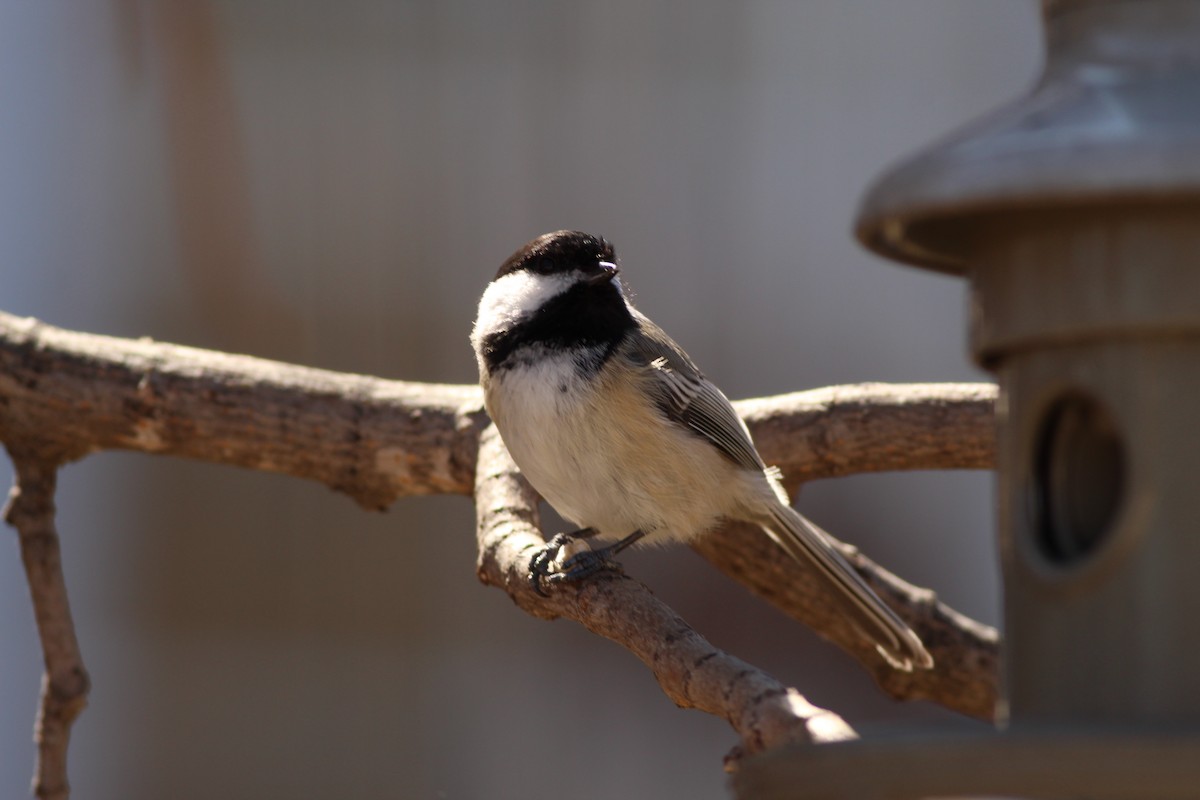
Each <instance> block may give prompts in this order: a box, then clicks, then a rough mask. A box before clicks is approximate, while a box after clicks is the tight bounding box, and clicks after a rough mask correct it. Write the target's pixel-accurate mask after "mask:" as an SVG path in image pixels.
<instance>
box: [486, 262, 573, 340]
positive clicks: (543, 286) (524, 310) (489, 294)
mask: <svg viewBox="0 0 1200 800" xmlns="http://www.w3.org/2000/svg"><path fill="white" fill-rule="evenodd" d="M575 281H576V276H575V275H574V274H567V275H538V274H536V273H533V272H528V271H526V270H521V271H519V272H510V273H509V274H508V275H505V276H504V277H503V278H498V279H497V280H494V281H492V282H491V283H490V284H489V285H488V287H487V290H486V291H485V292H484V293H483V297H482V298H480V300H479V314H478V316H476V318H475V331H474V334H473V337H472V338H475V339H482V338H483V337H484V336H487V335H488V334H489V333H494V332H496V331H500V330H504V329H506V328H509V327H512V325H513V324H514V323H516V322H517V321H518V320H520V319H521V318H523V317H527V316H529V315H530V314H532V313H533V312H535V311H537V310H538V309H539V308H541V307H542V305H543V304H545V303H546V301H547V300H550V299H551V298H553V297H556V296H558V295H560V294H562V293H563V292H565V291H566V290H567V289H570V288H571V286H572V285H574V283H575Z"/></svg>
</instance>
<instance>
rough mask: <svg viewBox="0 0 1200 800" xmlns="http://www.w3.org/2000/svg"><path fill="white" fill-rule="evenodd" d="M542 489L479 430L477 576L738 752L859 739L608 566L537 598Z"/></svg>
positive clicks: (492, 433)
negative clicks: (644, 681)
mask: <svg viewBox="0 0 1200 800" xmlns="http://www.w3.org/2000/svg"><path fill="white" fill-rule="evenodd" d="M537 504H538V497H537V493H536V492H534V491H533V489H532V487H530V486H529V484H528V482H526V481H525V479H524V478H523V477H522V476H521V475H520V473H519V472H518V470H517V465H516V464H514V463H513V461H512V457H511V456H510V455H509V454H508V450H507V449H505V447H504V443H503V441H501V439H500V436H499V434H498V433H497V432H496V429H495V428H494V427H490V426H489V427H488V428H487V429H486V430H485V431H484V433H483V439H482V442H481V443H480V448H479V463H478V468H477V471H476V480H475V509H476V512H475V514H476V519H477V523H478V524H477V527H476V535H477V537H478V541H479V561H478V564H477V571H478V574H479V579H480V580H481V581H482V582H483V583H485V584H487V585H489V586H495V587H497V588H500V589H503V590H504V591H505V592H507V593H508V596H509V597H511V598H512V600H513V602H515V603H516V604H517V605H518V606H519V607H520V608H521V609H522V610H524V611H526V612H528V613H529V614H532V615H533V616H536V617H541V618H543V619H555V618H557V617H565V618H567V619H571V620H574V621H575V622H578V623H579V624H580V625H583V626H584V627H585V628H587V629H588V630H589V631H591V632H592V633H594V634H596V635H598V636H603V637H604V638H606V639H609V640H611V641H613V642H616V643H617V644H619V645H621V646H622V647H624V648H625V649H627V650H629V651H630V652H631V653H633V654H634V655H635V656H637V657H638V658H639V659H641V661H642V663H644V664H645V665H646V666H647V667H649V668H650V670H651V671H652V672H653V673H654V677H655V678H656V679H657V680H658V683H659V686H661V687H662V690H663V691H664V692H665V693H666V695H667V696H668V697H670V698H671V700H673V701H674V702H675V704H676V705H678V706H680V707H681V708H695V709H699V710H701V711H706V712H708V713H709V714H713V715H715V716H718V717H721V718H722V719H724V720H725V721H726V722H728V723H729V724H730V725H731V726H732V727H733V729H734V730H735V731H737V733H738V735H739V736H740V737H741V739H742V747H741V753H739V755H738V757H740V756H741V755H751V754H754V753H758V752H762V751H763V750H767V749H770V748H772V747H776V746H778V745H780V744H783V743H785V742H796V741H801V742H809V743H811V742H830V741H842V740H845V739H854V738H857V734H855V733H854V731H853V729H851V728H850V726H849V725H847V724H846V723H845V722H844V721H843V720H842V719H841V717H839V716H837V715H836V714H834V713H833V712H831V711H826V710H825V709H821V708H817V707H816V706H814V705H812V704H811V703H809V702H808V701H807V700H806V699H804V697H803V696H802V695H801V694H800V693H799V692H797V691H796V690H795V689H791V688H788V687H786V686H784V685H783V684H781V683H780V682H779V681H777V680H775V679H774V678H772V677H771V676H769V675H767V674H766V673H764V672H762V671H761V670H759V669H758V668H756V667H753V666H751V665H749V664H747V663H746V662H744V661H742V660H741V659H738V658H735V657H733V656H731V655H729V654H728V653H725V652H723V651H721V650H719V649H717V648H716V647H714V646H713V645H712V644H710V643H709V642H708V641H707V640H706V639H705V638H704V637H702V636H701V635H700V634H698V633H697V632H696V631H695V630H693V629H692V628H691V627H690V626H689V625H688V624H687V623H686V622H684V621H683V619H682V618H681V617H680V616H679V615H678V614H676V613H675V612H674V611H672V610H671V609H670V608H668V607H667V606H666V605H665V604H664V603H663V602H662V601H660V600H659V599H658V598H656V597H655V596H654V595H653V594H652V593H651V592H650V590H649V589H647V588H646V587H645V586H644V585H643V584H641V583H639V582H638V581H636V580H634V579H632V578H629V577H627V576H625V575H623V574H620V573H617V572H612V573H607V574H604V575H602V576H600V577H599V578H598V579H595V580H589V581H586V582H584V583H582V584H579V585H571V586H564V587H561V588H559V589H558V590H557V591H554V592H552V593H550V596H549V597H542V596H540V595H538V594H537V593H536V592H534V591H533V589H532V587H531V586H530V584H529V558H530V555H531V554H532V552H533V551H534V550H535V549H536V548H538V547H541V546H542V545H543V544H544V543H545V542H544V541H543V539H542V535H541V531H540V525H539V521H538V513H537Z"/></svg>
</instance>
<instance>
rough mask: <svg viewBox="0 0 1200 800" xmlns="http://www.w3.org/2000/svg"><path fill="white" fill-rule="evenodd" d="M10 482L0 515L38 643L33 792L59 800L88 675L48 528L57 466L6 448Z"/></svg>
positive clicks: (57, 553)
mask: <svg viewBox="0 0 1200 800" xmlns="http://www.w3.org/2000/svg"><path fill="white" fill-rule="evenodd" d="M9 452H10V455H11V456H12V459H13V465H14V467H15V469H16V480H15V483H14V485H13V488H12V491H11V493H10V494H9V499H8V505H7V506H6V508H5V510H4V518H5V520H6V521H7V522H8V523H9V524H10V525H12V526H13V527H15V528H16V529H17V533H18V534H19V537H20V540H21V559H22V561H23V562H24V564H25V575H26V577H27V578H28V580H29V592H30V594H31V596H32V598H33V613H34V617H35V619H36V620H37V630H38V636H39V638H40V639H41V643H42V655H43V658H44V660H45V673H44V674H43V676H42V694H41V702H40V705H39V708H38V718H37V725H36V727H35V728H34V741H35V742H36V743H37V749H38V760H37V768H36V771H35V774H34V779H33V790H34V794H36V795H37V796H38V797H40V798H45V800H65V799H66V797H67V795H68V793H69V789H68V786H67V744H68V741H69V739H70V736H71V724H72V723H73V722H74V721H75V717H77V716H78V715H79V712H81V711H82V710H83V708H84V706H85V705H87V693H88V675H87V671H86V670H85V669H84V667H83V658H82V656H80V654H79V642H78V641H76V638H75V625H74V623H73V622H72V621H71V609H70V606H69V604H68V603H67V585H66V582H65V581H64V580H63V571H62V554H61V550H60V547H59V542H58V532H57V531H56V530H55V526H54V487H55V483H56V480H57V474H58V471H57V467H56V466H55V465H54V464H48V463H46V462H45V461H42V460H39V459H38V458H37V457H34V456H29V455H26V454H22V453H20V452H14V451H13V450H12V449H10V451H9Z"/></svg>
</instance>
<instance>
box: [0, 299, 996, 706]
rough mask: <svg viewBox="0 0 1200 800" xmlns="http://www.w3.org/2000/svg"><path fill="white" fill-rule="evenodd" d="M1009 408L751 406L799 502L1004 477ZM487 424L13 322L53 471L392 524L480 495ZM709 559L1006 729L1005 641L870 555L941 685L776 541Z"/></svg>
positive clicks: (475, 415)
mask: <svg viewBox="0 0 1200 800" xmlns="http://www.w3.org/2000/svg"><path fill="white" fill-rule="evenodd" d="M995 397H996V393H995V387H993V386H990V385H983V384H913V385H885V384H864V385H858V386H842V387H833V388H830V389H820V390H816V391H810V392H800V393H795V394H788V395H782V396H779V397H772V398H765V399H759V400H748V401H742V402H739V403H736V404H735V405H736V407H737V409H738V411H739V413H741V414H742V415H743V416H744V417H745V418H746V420H747V424H748V425H749V426H750V430H751V433H752V434H753V436H754V439H755V442H756V443H757V445H758V447H759V450H760V451H761V453H762V454H763V456H764V458H765V460H766V461H767V463H774V464H777V465H779V466H780V467H781V468H782V469H783V471H784V474H785V481H786V482H787V483H788V485H789V486H790V487H791V488H794V487H795V486H796V485H797V484H798V483H799V482H801V481H804V480H811V479H814V478H821V477H835V476H840V475H848V474H853V473H858V472H866V471H874V470H899V469H948V468H987V467H990V466H992V464H993V461H994V433H993V421H992V420H993V413H994V404H995ZM486 425H487V415H486V413H485V412H484V411H483V408H482V398H481V395H480V392H479V390H478V388H477V387H474V386H447V385H437V384H421V383H410V382H402V381H388V380H382V379H378V378H371V377H366V376H361V375H347V374H341V373H335V372H329V371H325V370H317V369H310V368H306V367H298V366H293V365H288V364H282V363H279V362H274V361H267V360H264V359H258V358H251V357H249V356H237V355H228V354H224V353H215V352H209V351H204V350H197V349H194V348H189V347H180V346H176V345H170V344H162V343H158V342H153V341H150V340H146V339H140V340H128V339H119V338H114V337H107V336H96V335H89V334H83V333H75V332H71V331H65V330H61V329H58V328H54V327H52V326H49V325H45V324H42V323H39V322H36V321H34V320H28V319H19V318H17V317H13V316H11V315H7V314H3V313H0V440H2V441H4V442H5V443H7V444H8V445H9V447H10V450H11V449H13V445H14V444H19V445H21V446H22V448H23V450H22V451H23V452H28V453H35V454H36V456H37V463H40V464H45V465H50V466H56V465H60V464H62V463H66V462H67V461H70V460H72V459H76V458H80V457H82V456H83V455H85V454H87V453H90V452H94V451H97V450H104V449H124V450H135V451H141V452H147V453H157V454H162V455H173V456H180V457H185V458H196V459H202V460H206V461H211V462H215V463H221V464H231V465H238V466H243V467H249V468H251V469H259V470H267V471H273V472H280V473H285V474H288V475H293V476H296V477H302V478H307V479H310V480H316V481H319V482H321V483H324V484H325V485H327V486H329V487H331V488H333V489H335V490H337V491H340V492H344V493H345V494H347V495H349V496H351V497H353V498H354V499H355V500H357V501H358V502H359V503H360V504H362V505H363V506H365V507H367V508H373V509H382V508H385V507H387V506H388V505H389V504H390V503H391V502H393V501H394V500H395V499H396V498H397V497H400V496H404V495H412V494H430V493H453V494H470V493H471V492H472V491H473V488H474V483H475V467H476V454H477V452H478V447H479V436H480V433H481V431H482V430H483V429H484V426H486ZM34 445H36V446H34ZM697 549H698V550H699V551H700V552H701V553H702V554H703V555H704V556H705V557H706V558H708V559H709V560H711V561H713V563H715V564H716V565H717V566H718V567H719V568H721V569H722V570H724V571H725V572H726V573H728V574H730V575H731V576H733V577H734V578H735V579H737V580H739V581H741V582H743V583H745V584H747V585H748V586H750V587H751V588H752V589H753V590H754V591H756V592H757V593H759V594H760V595H761V596H763V597H765V598H767V599H768V600H769V601H770V602H772V603H774V604H775V605H777V606H778V607H780V608H781V609H783V610H784V611H785V612H786V613H788V614H790V615H792V616H793V617H795V618H797V619H799V620H801V621H803V622H805V623H806V624H808V625H810V626H812V627H813V628H815V629H816V630H817V631H818V632H820V633H822V635H825V636H827V637H828V638H830V639H831V640H833V641H834V642H836V643H838V644H839V645H840V646H842V647H844V648H846V649H847V650H848V651H849V652H851V653H852V654H853V655H855V656H856V657H857V658H859V659H860V660H861V661H863V663H864V664H866V665H867V667H868V669H871V670H872V671H873V672H874V673H875V675H876V677H877V678H878V679H879V680H880V681H881V683H882V684H883V685H884V686H885V688H886V689H887V690H888V691H890V692H891V693H892V694H893V695H895V696H897V697H902V698H912V697H922V698H928V699H933V700H935V701H937V702H940V703H943V704H944V705H947V706H949V707H951V708H955V709H957V710H960V711H963V712H964V713H968V714H972V715H974V716H979V717H984V718H990V716H991V714H992V704H993V700H994V698H995V696H996V688H995V687H996V647H997V646H996V634H995V631H993V630H991V629H990V628H986V627H985V626H981V625H979V624H977V623H974V622H973V621H971V620H969V619H967V618H965V617H962V616H961V615H958V614H956V613H955V612H953V611H951V610H950V609H948V608H946V607H945V606H944V605H941V604H939V603H937V602H936V601H935V599H934V597H933V595H932V594H931V593H929V592H926V591H924V590H918V589H914V588H913V587H911V586H909V585H908V584H905V583H903V581H900V580H899V579H898V578H896V577H895V576H892V575H891V574H890V573H887V572H886V571H884V570H882V569H881V568H879V567H877V566H876V565H874V564H871V563H870V562H869V561H867V560H866V559H865V558H863V557H861V556H858V555H854V554H852V558H853V559H854V560H855V563H857V564H858V565H859V567H860V569H861V570H862V571H863V572H864V574H865V575H866V576H867V579H868V580H869V581H871V582H872V584H873V585H874V586H875V587H876V588H877V590H878V591H879V592H880V593H881V594H882V595H883V596H884V597H885V599H888V600H890V601H891V602H892V603H893V604H894V605H896V606H897V607H898V608H899V609H900V611H901V613H902V614H903V615H904V616H905V617H906V619H908V620H909V621H910V623H911V624H913V626H914V627H915V628H916V629H917V631H918V633H920V634H921V635H922V638H923V639H924V640H925V642H926V645H927V646H928V647H930V649H931V651H932V652H933V654H934V657H935V659H937V662H938V666H937V669H935V670H933V671H932V672H923V673H913V674H912V675H907V676H906V675H904V674H902V673H896V672H895V671H893V670H890V669H885V668H883V667H882V665H881V662H880V660H879V658H878V656H877V655H876V654H875V653H874V651H873V650H866V649H864V647H863V645H862V644H861V643H859V642H858V639H857V637H856V636H854V635H853V634H852V633H851V632H849V631H848V630H847V629H846V628H845V626H844V623H842V622H841V620H840V619H839V618H838V617H837V616H836V615H833V614H831V613H830V611H829V610H828V609H827V608H825V607H824V606H823V602H824V601H823V598H822V597H821V596H819V595H817V594H815V593H812V592H811V591H809V590H808V588H807V587H808V582H807V581H805V579H804V576H803V572H802V570H801V568H800V567H799V566H796V565H792V564H791V563H790V562H789V561H787V560H786V559H779V558H777V557H776V553H775V552H774V550H773V549H772V548H771V547H770V546H769V544H768V543H767V542H766V541H765V539H764V537H762V535H761V534H760V533H759V532H758V531H756V530H753V529H747V528H744V527H736V526H734V527H730V528H727V529H724V530H721V531H716V532H714V533H712V534H711V535H709V536H708V537H705V538H704V539H703V540H701V541H700V542H699V543H698V544H697ZM504 563H508V562H504ZM601 583H602V584H603V585H604V586H607V585H608V584H609V583H612V582H611V581H602V582H601ZM624 583H625V582H624V581H620V582H616V584H617V585H624ZM588 591H592V590H591V589H589V590H588ZM581 598H586V595H581ZM530 608H532V609H534V611H535V612H536V609H537V608H539V606H537V605H536V604H535V605H533V606H530ZM556 613H557V612H556Z"/></svg>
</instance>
